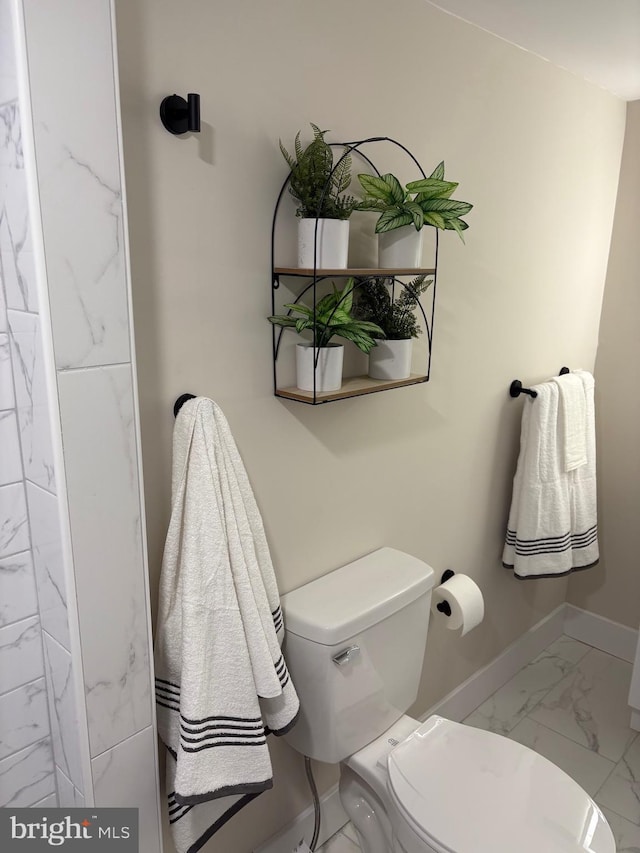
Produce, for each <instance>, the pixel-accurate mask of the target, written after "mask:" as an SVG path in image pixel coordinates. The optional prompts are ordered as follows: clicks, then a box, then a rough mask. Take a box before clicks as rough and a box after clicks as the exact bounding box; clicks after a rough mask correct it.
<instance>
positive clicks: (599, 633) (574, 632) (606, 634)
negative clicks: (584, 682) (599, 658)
mask: <svg viewBox="0 0 640 853" xmlns="http://www.w3.org/2000/svg"><path fill="white" fill-rule="evenodd" d="M564 633H565V634H566V635H567V636H568V637H573V639H574V640H580V642H582V643H587V644H588V645H589V646H593V647H594V648H596V649H600V651H602V652H607V654H610V655H613V656H614V657H617V658H622V660H626V661H629V663H633V661H634V659H635V656H636V645H637V642H638V632H637V631H635V630H634V629H633V628H628V627H627V626H626V625H620V623H619V622H613V621H612V620H611V619H607V618H606V617H604V616H598V614H597V613H590V612H589V611H588V610H581V609H580V608H579V607H575V606H574V605H573V604H567V605H566V615H565V620H564Z"/></svg>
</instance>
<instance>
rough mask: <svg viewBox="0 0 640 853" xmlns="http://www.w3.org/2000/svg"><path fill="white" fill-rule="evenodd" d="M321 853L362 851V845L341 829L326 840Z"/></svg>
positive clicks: (320, 849)
mask: <svg viewBox="0 0 640 853" xmlns="http://www.w3.org/2000/svg"><path fill="white" fill-rule="evenodd" d="M319 853H360V847H359V846H358V845H357V844H355V843H354V842H353V841H352V840H351V839H350V838H349V836H348V835H346V833H345V832H344V831H343V830H340V832H336V834H335V835H332V836H331V838H330V839H329V840H328V841H325V843H324V844H323V845H322V847H320V848H319Z"/></svg>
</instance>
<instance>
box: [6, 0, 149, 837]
mask: <svg viewBox="0 0 640 853" xmlns="http://www.w3.org/2000/svg"><path fill="white" fill-rule="evenodd" d="M0 2H2V0H0ZM20 2H21V5H22V8H23V11H24V23H25V33H26V50H27V58H28V68H29V86H30V97H31V103H30V107H31V115H32V119H33V134H34V149H35V160H36V164H35V165H36V167H37V176H38V196H39V203H40V211H39V212H40V221H41V226H42V237H43V244H44V261H45V266H46V278H47V294H48V301H49V306H50V322H51V335H52V340H53V360H54V368H55V376H56V385H57V403H58V405H59V416H60V424H61V431H62V440H63V447H64V453H63V456H64V480H65V487H66V492H65V496H66V504H67V506H68V513H69V517H68V521H69V529H70V539H71V550H72V556H73V566H74V576H73V580H74V586H75V592H76V599H77V616H78V625H79V637H80V644H81V649H82V679H83V686H84V697H85V702H86V719H87V724H88V736H89V749H88V756H89V758H90V760H91V772H92V778H93V791H91V792H90V793H91V796H92V797H93V799H94V802H95V805H97V806H103V805H104V806H117V805H128V806H138V808H139V809H140V825H141V830H142V831H141V850H142V851H148V853H158V851H159V850H160V849H161V841H160V837H159V816H158V798H157V755H156V744H155V736H154V728H153V726H154V717H153V707H152V702H151V683H152V679H151V677H150V676H151V655H150V629H149V611H148V590H147V580H146V556H145V545H144V538H143V527H144V519H143V511H142V504H141V494H142V492H141V482H140V465H139V453H140V451H139V435H138V414H137V409H136V402H135V371H134V364H133V363H132V351H133V346H132V331H131V320H130V316H129V301H130V292H129V288H130V282H129V278H128V262H127V254H126V236H125V232H124V204H123V185H122V178H121V142H120V131H119V116H118V105H117V89H116V76H117V70H116V67H115V61H114V57H115V48H114V42H113V32H112V4H111V3H110V1H109V0H50V2H47V3H42V2H40V0H20ZM81 116H91V120H90V121H83V120H78V118H79V117H81ZM18 331H20V334H21V336H22V337H21V340H23V341H24V342H25V346H26V345H27V344H28V342H29V341H31V340H32V338H30V337H29V335H30V328H29V327H28V326H27V325H25V323H24V320H23V323H22V325H21V326H20V329H19V330H17V332H18ZM17 332H16V333H17ZM36 359H37V356H36ZM1 369H2V367H1V362H0V370H1ZM30 388H31V392H32V394H35V395H36V396H37V394H38V390H39V388H40V381H39V377H38V375H37V371H34V372H33V379H32V383H31V386H30ZM35 408H36V407H35V406H34V412H33V416H32V422H31V424H30V429H31V430H32V431H37V430H38V428H39V425H40V424H41V423H43V422H44V421H43V418H42V417H40V418H38V417H37V412H36V411H35ZM32 457H33V458H32V463H31V464H32V465H33V472H34V473H33V480H32V481H30V483H29V487H28V489H27V492H26V507H27V510H28V512H29V513H30V514H31V516H32V517H34V518H37V519H42V523H41V524H39V531H40V533H41V535H40V536H36V535H35V534H34V537H33V545H34V548H33V563H34V571H35V576H36V579H37V582H38V587H39V596H40V599H41V607H40V614H41V619H42V626H43V629H44V654H43V665H44V673H45V680H46V684H47V686H48V697H47V698H48V705H49V711H50V716H51V721H52V732H51V748H52V749H53V750H54V753H55V754H56V763H55V766H56V776H57V784H58V793H59V796H60V798H61V800H62V799H63V798H64V799H66V801H67V802H68V803H69V804H71V803H72V801H74V802H78V801H80V799H79V798H81V797H82V796H83V793H86V792H84V791H83V790H82V787H81V782H82V772H81V769H82V768H81V762H80V761H79V756H78V755H77V754H76V753H75V752H74V750H73V747H72V746H71V748H69V743H70V739H71V734H72V732H71V729H70V727H69V725H68V721H69V720H70V718H71V715H72V710H71V709H72V706H73V702H72V698H73V697H72V696H71V695H70V694H69V691H68V689H67V688H66V685H67V683H68V682H67V676H68V668H69V666H70V665H71V660H70V658H68V657H67V653H68V632H69V628H68V624H67V622H66V620H65V618H64V616H65V614H64V599H65V596H64V584H61V579H63V577H64V567H63V566H62V559H61V556H60V552H59V549H58V550H57V549H56V543H55V541H54V539H55V537H54V536H53V528H52V526H50V525H48V523H47V521H46V519H51V512H52V511H53V504H52V503H51V502H50V501H49V499H48V498H49V496H50V495H52V494H53V489H52V488H50V487H49V486H47V483H46V475H47V468H46V466H45V464H44V460H43V459H41V458H40V457H39V454H38V453H36V452H34V453H33V455H32ZM36 476H37V479H36ZM36 487H37V488H36ZM9 498H11V499H12V500H14V501H16V502H17V500H18V499H17V497H15V496H13V495H10V496H8V497H7V500H8V499H9ZM0 500H1V496H0ZM83 710H85V709H83ZM43 796H44V795H43Z"/></svg>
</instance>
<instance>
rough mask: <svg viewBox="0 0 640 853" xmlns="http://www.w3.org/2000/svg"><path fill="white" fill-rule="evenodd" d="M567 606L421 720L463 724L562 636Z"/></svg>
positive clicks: (552, 613) (544, 621)
mask: <svg viewBox="0 0 640 853" xmlns="http://www.w3.org/2000/svg"><path fill="white" fill-rule="evenodd" d="M564 613H565V605H564V604H561V605H560V606H559V607H557V608H556V609H555V610H553V611H552V612H551V613H549V614H548V615H547V616H545V617H544V619H541V620H540V622H538V623H537V624H536V625H534V626H533V627H532V628H529V630H528V631H527V632H526V633H525V634H523V635H522V636H521V637H518V639H517V640H514V642H513V643H511V645H510V646H507V648H506V649H505V650H504V651H503V652H502V653H501V654H499V655H498V657H497V658H494V659H493V660H492V661H491V662H490V663H488V664H487V665H486V666H483V667H482V669H479V670H478V671H477V672H474V673H473V675H471V676H470V677H469V678H467V680H466V681H464V682H463V683H462V684H460V685H459V686H458V687H456V688H455V690H452V691H451V693H449V694H448V695H447V696H445V697H444V699H441V700H440V701H439V702H437V703H436V704H435V705H433V707H431V708H429V710H428V711H427V713H426V714H424V715H423V716H422V717H421V719H422V720H426V719H427V717H430V716H431V714H441V715H442V716H443V717H447V719H449V720H454V721H456V722H460V721H461V720H464V719H465V717H468V716H469V714H470V713H471V712H472V711H475V709H476V708H477V707H478V705H481V704H482V703H483V702H484V701H485V700H487V699H488V698H489V696H491V695H492V694H493V693H495V691H496V690H498V689H499V688H500V687H502V685H503V684H506V683H507V681H509V679H510V678H513V676H514V675H515V674H516V673H517V672H519V671H520V670H521V669H522V667H523V666H526V664H528V663H531V661H532V660H533V659H534V658H535V657H537V656H538V655H539V654H540V653H541V652H543V651H544V650H545V649H546V647H547V646H548V645H550V644H551V643H553V642H554V641H555V640H557V639H558V637H560V636H561V634H562V628H563V625H564Z"/></svg>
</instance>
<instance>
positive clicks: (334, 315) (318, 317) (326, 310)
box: [269, 277, 384, 353]
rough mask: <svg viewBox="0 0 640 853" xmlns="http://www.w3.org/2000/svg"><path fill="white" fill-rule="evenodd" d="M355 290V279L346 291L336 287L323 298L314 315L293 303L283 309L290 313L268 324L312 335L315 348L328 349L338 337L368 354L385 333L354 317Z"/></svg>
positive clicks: (304, 306)
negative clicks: (352, 311) (352, 312)
mask: <svg viewBox="0 0 640 853" xmlns="http://www.w3.org/2000/svg"><path fill="white" fill-rule="evenodd" d="M354 286H355V279H354V278H352V277H351V278H348V279H347V282H346V284H345V286H344V289H343V290H338V289H337V288H336V286H335V284H334V285H333V291H332V292H331V293H328V294H327V295H326V296H323V297H322V299H321V300H320V301H319V302H318V304H317V305H316V308H315V311H314V309H313V307H309V306H308V305H303V304H302V303H300V302H294V303H290V304H287V305H285V306H284V307H285V308H288V309H289V311H290V312H291V313H289V314H278V315H275V316H273V317H269V322H270V323H273V325H274V326H282V327H284V328H292V329H295V330H296V332H297V333H298V334H302V332H305V331H310V332H311V333H312V335H313V343H314V345H315V346H316V347H326V346H327V344H328V343H329V341H330V340H331V338H333V337H334V336H335V337H340V338H345V339H346V340H348V341H352V342H353V343H354V344H355V345H356V346H357V347H358V349H360V350H362V352H365V353H368V352H370V351H371V350H372V349H373V347H374V346H376V341H375V338H383V337H384V332H383V330H382V329H381V328H380V326H378V325H376V324H375V323H371V322H369V321H367V320H359V319H355V318H354V317H352V316H351V309H352V307H353V289H354ZM294 313H295V314H299V315H300V316H298V317H296V316H294Z"/></svg>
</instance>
